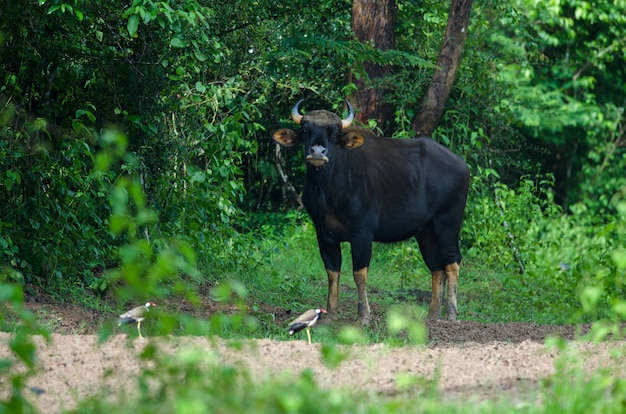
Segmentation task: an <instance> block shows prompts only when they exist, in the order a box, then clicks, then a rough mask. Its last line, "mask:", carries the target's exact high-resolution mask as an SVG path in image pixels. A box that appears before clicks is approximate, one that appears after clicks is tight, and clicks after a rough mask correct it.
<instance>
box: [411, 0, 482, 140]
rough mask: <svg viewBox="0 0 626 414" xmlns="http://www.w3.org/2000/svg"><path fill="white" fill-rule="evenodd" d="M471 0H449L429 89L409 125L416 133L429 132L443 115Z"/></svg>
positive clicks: (458, 57)
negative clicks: (442, 35) (448, 9)
mask: <svg viewBox="0 0 626 414" xmlns="http://www.w3.org/2000/svg"><path fill="white" fill-rule="evenodd" d="M472 1H473V0H452V1H451V3H450V13H449V14H448V23H447V26H446V31H445V34H444V38H443V42H442V44H441V49H440V52H439V58H438V59H437V67H436V69H435V72H434V73H433V77H432V80H431V82H430V84H429V85H428V90H427V91H426V94H425V95H424V98H423V100H422V104H421V106H420V109H419V111H418V112H417V115H416V116H415V118H414V119H413V123H412V125H411V129H413V131H415V132H416V133H417V135H418V136H419V135H431V134H432V132H433V131H434V130H435V128H436V127H437V124H438V123H439V119H440V118H441V115H443V112H444V109H445V104H446V100H447V99H448V95H450V90H451V89H452V84H453V83H454V80H455V79H456V73H457V71H458V69H459V65H460V64H461V56H462V54H463V46H464V44H465V38H466V37H467V29H468V25H469V18H470V12H471V10H472Z"/></svg>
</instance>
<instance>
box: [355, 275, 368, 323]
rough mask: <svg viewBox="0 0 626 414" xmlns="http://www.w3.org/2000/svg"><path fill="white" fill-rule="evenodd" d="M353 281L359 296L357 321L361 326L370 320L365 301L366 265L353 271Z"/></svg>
mask: <svg viewBox="0 0 626 414" xmlns="http://www.w3.org/2000/svg"><path fill="white" fill-rule="evenodd" d="M354 282H355V283H356V290H357V293H358V297H359V303H358V312H359V319H358V322H360V323H361V326H367V325H369V324H370V322H371V321H372V318H371V317H370V304H369V302H368V301H367V267H364V268H363V269H360V270H357V271H355V272H354Z"/></svg>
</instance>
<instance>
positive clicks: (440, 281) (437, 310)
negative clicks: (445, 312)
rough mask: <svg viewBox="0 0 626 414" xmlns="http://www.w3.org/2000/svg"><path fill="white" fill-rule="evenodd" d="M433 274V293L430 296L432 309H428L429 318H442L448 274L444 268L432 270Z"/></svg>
mask: <svg viewBox="0 0 626 414" xmlns="http://www.w3.org/2000/svg"><path fill="white" fill-rule="evenodd" d="M431 275H432V279H433V281H432V294H431V296H430V309H429V310H428V319H440V318H441V304H442V303H443V293H444V291H445V289H446V274H445V273H444V272H443V271H442V270H435V271H432V272H431Z"/></svg>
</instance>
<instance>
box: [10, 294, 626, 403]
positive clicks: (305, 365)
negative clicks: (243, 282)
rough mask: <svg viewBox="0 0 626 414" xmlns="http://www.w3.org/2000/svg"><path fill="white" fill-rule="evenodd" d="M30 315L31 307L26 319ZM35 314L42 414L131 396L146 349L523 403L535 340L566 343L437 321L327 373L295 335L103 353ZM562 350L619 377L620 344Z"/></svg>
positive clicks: (521, 328)
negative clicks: (44, 328)
mask: <svg viewBox="0 0 626 414" xmlns="http://www.w3.org/2000/svg"><path fill="white" fill-rule="evenodd" d="M40 306H43V305H41V304H39V305H38V304H32V303H31V308H33V309H34V310H35V311H36V313H37V310H38V309H39V310H40V309H41V308H40ZM45 306H47V308H46V312H45V315H46V316H47V317H48V318H50V317H53V318H56V319H55V320H56V324H55V327H56V329H55V330H56V331H60V332H62V333H55V334H53V335H52V342H51V343H50V344H47V343H45V341H44V340H43V339H41V338H36V343H37V347H38V357H39V366H40V370H39V373H38V374H37V375H35V376H34V377H32V378H30V379H29V380H28V385H29V387H34V388H32V389H31V391H30V393H28V395H27V397H28V398H29V399H30V400H31V401H32V402H33V403H34V404H35V405H36V406H37V407H38V408H39V409H40V411H41V412H42V413H43V412H45V413H57V412H61V411H62V410H64V409H70V408H73V407H74V406H75V404H76V402H77V401H80V400H81V399H83V398H85V397H87V396H89V395H94V394H101V393H103V392H104V393H105V394H109V395H114V394H115V393H116V391H117V390H121V389H126V390H128V389H132V388H133V387H134V384H135V380H136V377H137V375H138V373H139V372H140V371H141V369H142V364H143V362H141V360H140V358H139V357H138V354H139V353H140V352H141V350H142V349H143V347H144V346H145V345H146V344H148V343H150V341H157V342H159V343H160V344H161V345H162V348H163V349H164V350H166V352H171V353H175V352H177V351H178V350H180V349H183V348H188V347H191V348H194V349H205V350H211V349H213V350H214V351H217V352H218V354H219V355H220V358H221V359H222V360H223V361H224V362H225V363H243V364H245V365H246V366H247V367H248V368H249V370H250V372H251V373H252V375H253V376H254V377H255V378H259V379H264V378H268V377H270V376H274V375H276V374H278V373H281V372H288V373H291V374H294V375H297V374H298V373H300V372H301V371H303V370H304V369H311V370H312V371H313V372H314V374H315V377H316V379H317V381H318V383H319V384H320V386H322V387H326V388H331V387H337V386H342V387H348V388H357V389H361V390H367V391H372V392H378V393H384V394H391V395H393V394H395V393H398V392H401V391H402V390H400V388H399V385H398V382H397V380H398V378H401V377H402V376H405V374H409V375H414V376H415V377H417V378H421V379H424V380H426V381H428V380H431V379H433V378H434V377H435V376H436V375H439V380H438V388H439V391H440V392H441V395H442V397H443V398H462V399H466V398H479V399H483V398H503V397H504V398H509V399H521V400H523V399H526V398H528V396H529V395H530V393H531V392H532V391H533V390H536V389H537V387H538V384H539V381H541V380H542V379H544V378H546V377H548V376H550V375H551V374H553V373H554V370H555V368H554V366H555V365H554V362H555V359H556V358H557V351H556V350H554V349H547V348H546V346H545V345H544V339H545V338H546V337H547V336H550V335H560V336H561V337H563V338H566V339H568V340H569V339H572V338H574V337H575V334H576V329H575V328H574V327H569V326H545V325H543V326H541V325H534V324H521V323H515V324H490V325H486V324H479V323H474V322H467V321H461V322H445V321H438V322H434V323H429V325H428V328H429V345H428V346H426V347H401V348H397V347H389V346H385V345H380V344H375V345H370V346H353V347H349V348H347V350H348V351H349V354H350V356H349V357H348V358H347V359H346V360H345V361H343V362H342V363H341V364H340V365H339V366H338V367H337V368H334V369H329V368H327V367H326V366H325V365H324V364H323V363H322V361H321V359H320V352H318V350H319V347H320V344H318V343H316V344H313V345H309V344H308V343H306V341H305V340H302V338H306V336H305V335H302V336H300V337H299V338H295V339H294V340H292V341H286V342H279V341H273V340H268V339H256V340H252V341H250V342H249V344H248V345H247V346H244V348H243V349H242V350H239V351H235V350H232V349H231V348H229V347H227V346H225V344H224V343H222V342H218V343H217V345H216V344H214V343H212V341H209V340H208V339H207V338H203V337H177V338H148V339H145V340H141V339H137V338H128V337H127V336H126V335H115V336H113V337H111V338H110V340H109V341H108V342H106V343H105V344H104V345H97V337H96V335H94V334H93V333H92V332H90V331H91V330H92V329H93V328H91V327H92V326H93V325H91V324H87V325H86V324H85V321H88V320H89V318H90V317H93V318H95V319H98V318H101V316H98V315H96V314H85V313H82V314H81V311H79V310H76V309H70V308H69V307H67V306H66V305H65V306H54V305H52V304H46V305H45ZM83 312H84V311H83ZM38 313H39V314H41V312H38ZM279 319H280V318H279ZM9 338H10V336H9V334H6V333H0V359H3V358H7V357H9V350H8V347H7V345H6V344H7V341H8V340H9ZM313 338H314V339H315V336H313ZM572 346H573V347H575V348H576V349H577V350H578V351H579V352H580V353H581V355H583V361H584V365H585V367H586V368H587V369H589V370H595V369H598V368H609V369H612V370H614V371H615V373H616V375H622V376H623V375H626V368H625V367H626V363H625V362H626V358H625V357H624V352H621V355H622V356H620V357H617V359H616V358H615V357H613V356H611V354H612V352H610V350H612V349H616V348H617V349H621V350H622V351H624V349H625V347H626V342H612V343H603V344H598V345H593V344H590V343H585V342H576V343H575V344H574V345H572ZM277 361H280V363H279V364H278V363H277ZM421 384H422V385H420V383H418V384H416V385H414V386H413V387H414V388H415V389H413V390H410V391H413V392H419V389H418V388H419V387H423V386H424V385H423V382H422V383H421ZM33 390H34V391H37V392H33ZM404 392H406V390H404Z"/></svg>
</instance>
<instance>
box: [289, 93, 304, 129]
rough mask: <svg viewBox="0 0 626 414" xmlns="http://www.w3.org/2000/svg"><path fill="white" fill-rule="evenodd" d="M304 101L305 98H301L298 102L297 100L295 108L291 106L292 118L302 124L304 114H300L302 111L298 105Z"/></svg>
mask: <svg viewBox="0 0 626 414" xmlns="http://www.w3.org/2000/svg"><path fill="white" fill-rule="evenodd" d="M302 101H304V99H300V100H299V101H298V102H296V104H295V105H294V106H293V108H291V119H293V122H295V123H296V124H298V125H300V121H302V115H300V111H299V110H298V107H299V106H300V104H301V103H302Z"/></svg>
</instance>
